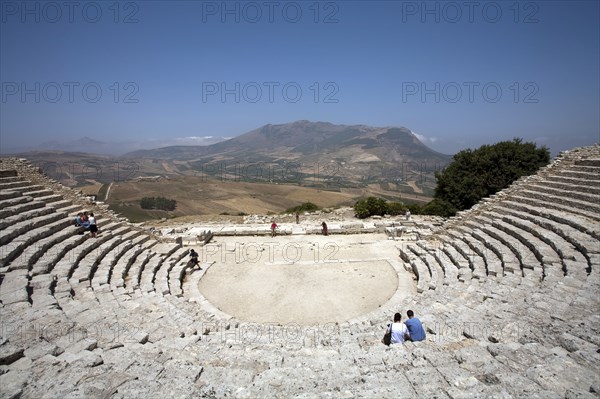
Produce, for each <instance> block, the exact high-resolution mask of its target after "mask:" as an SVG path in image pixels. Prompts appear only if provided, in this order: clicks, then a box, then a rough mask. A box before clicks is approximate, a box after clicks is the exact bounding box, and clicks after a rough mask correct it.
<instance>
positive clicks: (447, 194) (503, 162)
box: [423, 138, 550, 216]
mask: <svg viewBox="0 0 600 399" xmlns="http://www.w3.org/2000/svg"><path fill="white" fill-rule="evenodd" d="M548 162H550V152H549V151H548V149H547V148H546V147H541V148H537V146H536V144H535V143H523V142H522V140H521V139H519V138H515V139H513V140H512V141H502V142H499V143H496V144H493V145H483V146H481V147H479V148H478V149H476V150H471V149H468V150H463V151H461V152H459V153H458V154H456V155H455V156H454V158H453V160H452V162H451V163H450V164H449V165H448V166H447V167H446V168H445V169H444V170H443V171H442V172H441V173H437V174H436V178H437V186H436V188H435V194H434V201H432V203H430V204H431V205H430V204H427V205H426V206H425V207H424V208H423V212H424V213H428V212H427V211H430V212H433V213H432V214H438V213H434V212H440V213H442V214H444V216H445V215H446V214H449V215H453V214H455V213H456V211H459V210H464V209H468V208H470V207H472V206H473V205H475V204H476V203H477V202H479V201H480V200H481V199H482V198H485V197H489V196H490V195H492V194H494V193H496V192H498V191H500V190H502V189H504V188H506V187H508V186H509V185H510V184H511V183H512V182H514V181H515V180H517V179H518V178H520V177H521V176H526V175H531V174H533V173H535V172H536V171H537V170H538V169H539V168H540V167H542V166H544V165H547V164H548Z"/></svg>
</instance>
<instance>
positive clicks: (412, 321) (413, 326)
mask: <svg viewBox="0 0 600 399" xmlns="http://www.w3.org/2000/svg"><path fill="white" fill-rule="evenodd" d="M406 315H407V316H408V320H406V321H405V322H404V324H406V328H408V332H409V333H410V340H411V341H424V340H425V330H424V329H423V324H421V320H419V319H417V318H416V317H415V314H414V312H413V311H412V310H409V311H407V312H406Z"/></svg>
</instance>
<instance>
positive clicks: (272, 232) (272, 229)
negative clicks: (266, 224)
mask: <svg viewBox="0 0 600 399" xmlns="http://www.w3.org/2000/svg"><path fill="white" fill-rule="evenodd" d="M275 229H277V223H275V221H274V220H273V221H272V222H271V237H275Z"/></svg>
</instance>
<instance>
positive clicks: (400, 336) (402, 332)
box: [386, 313, 410, 344]
mask: <svg viewBox="0 0 600 399" xmlns="http://www.w3.org/2000/svg"><path fill="white" fill-rule="evenodd" d="M401 320H402V315H401V314H400V313H396V314H394V322H393V323H392V324H388V328H387V329H386V332H388V331H389V330H390V328H391V329H392V339H391V344H402V343H404V341H408V340H410V335H409V333H408V328H406V325H405V324H404V323H402V321H401Z"/></svg>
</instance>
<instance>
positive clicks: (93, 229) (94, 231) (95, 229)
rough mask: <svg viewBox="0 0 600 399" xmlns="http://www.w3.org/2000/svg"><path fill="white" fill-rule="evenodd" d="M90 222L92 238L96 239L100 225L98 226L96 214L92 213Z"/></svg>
mask: <svg viewBox="0 0 600 399" xmlns="http://www.w3.org/2000/svg"><path fill="white" fill-rule="evenodd" d="M88 221H89V223H90V236H92V237H93V238H96V235H97V234H98V225H97V224H96V217H95V216H94V212H91V213H90V217H89V219H88Z"/></svg>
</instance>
